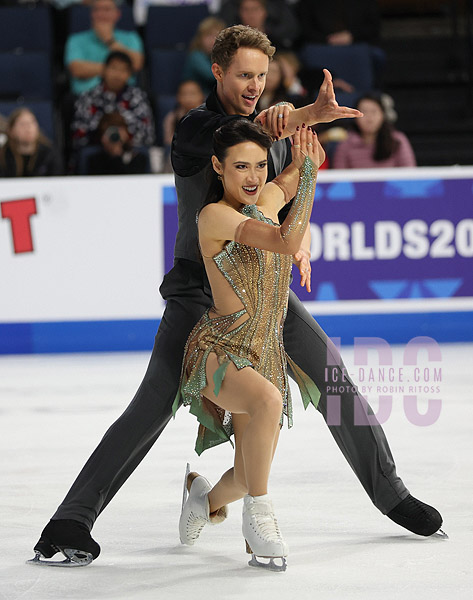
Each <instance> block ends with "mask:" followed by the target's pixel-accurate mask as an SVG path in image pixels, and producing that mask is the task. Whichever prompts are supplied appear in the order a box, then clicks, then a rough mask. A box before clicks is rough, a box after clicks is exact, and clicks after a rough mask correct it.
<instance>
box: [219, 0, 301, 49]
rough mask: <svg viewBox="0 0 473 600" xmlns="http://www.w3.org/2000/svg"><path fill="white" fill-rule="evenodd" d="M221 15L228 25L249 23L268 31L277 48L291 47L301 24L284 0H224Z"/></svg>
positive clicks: (260, 29) (265, 31) (267, 33)
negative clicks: (268, 0)
mask: <svg viewBox="0 0 473 600" xmlns="http://www.w3.org/2000/svg"><path fill="white" fill-rule="evenodd" d="M219 16H220V17H221V18H222V19H223V20H224V21H225V23H226V24H227V25H235V24H240V23H241V24H242V25H249V26H250V27H254V28H255V29H259V31H262V32H264V33H266V35H267V36H268V37H269V38H270V40H271V42H272V43H273V44H274V45H275V46H276V48H290V47H291V46H292V45H293V43H294V41H295V40H296V38H297V37H298V35H299V25H298V22H297V19H296V17H295V15H294V13H293V12H292V9H291V7H290V6H289V5H288V4H287V3H286V2H285V1H284V0H271V1H270V2H267V1H266V0H222V6H221V8H220V11H219Z"/></svg>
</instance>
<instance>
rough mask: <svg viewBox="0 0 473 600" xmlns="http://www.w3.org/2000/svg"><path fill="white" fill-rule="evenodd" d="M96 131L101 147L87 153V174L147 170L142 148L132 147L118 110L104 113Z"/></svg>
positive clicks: (137, 172)
mask: <svg viewBox="0 0 473 600" xmlns="http://www.w3.org/2000/svg"><path fill="white" fill-rule="evenodd" d="M98 132H99V136H100V143H101V146H102V147H101V148H100V150H98V151H97V152H96V153H94V154H91V155H89V156H88V158H87V166H86V172H87V174H88V175H136V174H139V173H149V172H150V168H149V155H148V153H147V151H146V149H140V150H138V149H136V148H133V146H132V144H131V135H130V133H129V131H128V128H127V125H126V121H125V119H124V118H123V116H122V115H121V114H120V113H118V112H113V113H108V114H106V115H104V116H103V117H102V119H101V120H100V123H99V127H98Z"/></svg>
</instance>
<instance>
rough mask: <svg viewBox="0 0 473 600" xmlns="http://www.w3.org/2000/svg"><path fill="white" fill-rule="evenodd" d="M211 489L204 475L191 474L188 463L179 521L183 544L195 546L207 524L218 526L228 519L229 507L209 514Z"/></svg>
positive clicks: (180, 536)
mask: <svg viewBox="0 0 473 600" xmlns="http://www.w3.org/2000/svg"><path fill="white" fill-rule="evenodd" d="M211 489H212V485H211V484H210V482H209V481H207V479H205V477H202V475H199V474H198V473H195V472H190V465H189V463H187V468H186V475H185V477H184V490H183V493H182V510H181V517H180V519H179V538H180V540H181V544H186V545H187V546H193V545H194V544H195V542H196V540H197V539H198V538H199V536H200V533H201V531H202V529H203V528H204V527H205V525H207V523H210V524H211V525H216V524H218V523H221V522H222V521H224V520H225V519H226V518H227V515H228V508H227V506H223V507H222V508H219V509H218V510H217V511H216V512H214V513H212V514H210V513H209V500H208V495H209V492H210V490H211Z"/></svg>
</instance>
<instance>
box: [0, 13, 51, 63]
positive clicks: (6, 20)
mask: <svg viewBox="0 0 473 600" xmlns="http://www.w3.org/2000/svg"><path fill="white" fill-rule="evenodd" d="M52 44H53V36H52V28H51V13H50V10H49V7H47V6H36V7H34V8H28V7H25V6H9V7H1V8H0V52H12V51H16V52H19V51H27V52H28V51H32V50H39V51H43V52H51V49H52Z"/></svg>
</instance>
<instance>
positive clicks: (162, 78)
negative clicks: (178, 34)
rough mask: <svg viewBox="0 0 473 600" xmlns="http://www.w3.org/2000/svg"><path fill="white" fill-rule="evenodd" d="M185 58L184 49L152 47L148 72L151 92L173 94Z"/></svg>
mask: <svg viewBox="0 0 473 600" xmlns="http://www.w3.org/2000/svg"><path fill="white" fill-rule="evenodd" d="M185 60H186V52H185V51H184V50H163V49H157V48H155V49H153V50H151V51H150V52H149V74H150V80H151V90H152V92H153V94H175V93H176V91H177V86H178V85H179V83H180V81H181V76H182V69H183V67H184V62H185Z"/></svg>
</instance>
